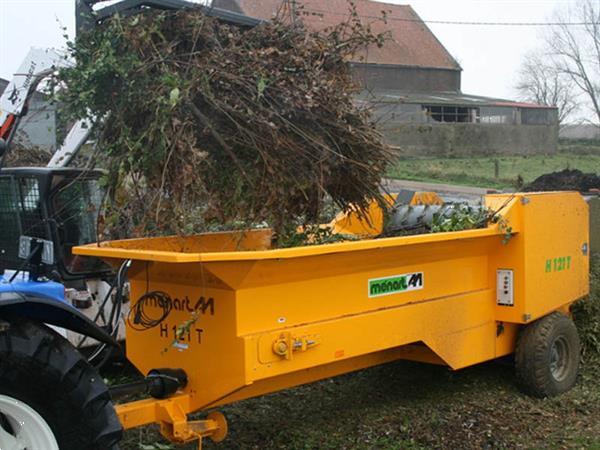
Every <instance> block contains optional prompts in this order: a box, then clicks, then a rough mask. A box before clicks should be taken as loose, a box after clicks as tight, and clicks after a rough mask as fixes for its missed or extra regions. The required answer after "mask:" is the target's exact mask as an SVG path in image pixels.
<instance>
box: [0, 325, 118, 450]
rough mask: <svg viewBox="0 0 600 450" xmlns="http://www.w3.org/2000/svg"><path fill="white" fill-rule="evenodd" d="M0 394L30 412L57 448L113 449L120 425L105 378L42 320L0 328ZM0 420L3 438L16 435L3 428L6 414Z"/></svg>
mask: <svg viewBox="0 0 600 450" xmlns="http://www.w3.org/2000/svg"><path fill="white" fill-rule="evenodd" d="M0 396H4V398H5V399H6V398H9V399H14V400H16V401H15V402H14V403H15V404H24V405H25V406H23V409H24V410H25V409H27V408H29V409H32V410H33V411H35V412H34V413H33V414H34V415H35V414H37V415H38V416H39V417H41V419H43V420H41V422H45V424H47V426H46V428H48V427H49V429H50V430H51V434H53V435H54V439H55V440H56V442H57V444H58V448H60V450H106V449H113V450H117V449H118V447H117V445H118V442H119V440H120V439H121V435H122V427H121V424H120V422H119V420H118V417H117V415H116V413H115V410H114V407H113V405H112V401H111V398H110V394H109V392H108V388H107V387H106V385H105V383H104V381H103V380H102V378H101V377H100V375H99V374H98V373H97V372H96V370H95V369H94V368H93V367H92V366H90V364H88V362H87V361H86V360H85V358H83V356H82V355H81V354H80V353H79V352H78V351H77V350H75V348H73V347H72V346H71V345H70V344H69V342H68V341H66V340H65V339H63V337H62V336H60V335H58V334H57V333H55V332H54V331H53V330H51V329H49V328H48V327H46V326H44V325H41V324H37V323H34V322H30V321H24V320H19V319H15V320H12V321H10V325H9V327H8V330H5V331H2V332H0ZM0 419H3V420H4V422H2V421H0V427H1V426H2V423H4V430H3V431H4V433H5V434H4V436H5V438H7V434H6V432H8V434H9V435H11V434H14V435H16V434H17V433H16V432H15V431H14V430H11V429H10V427H8V430H7V429H6V428H7V424H8V425H10V417H6V415H0ZM13 423H14V422H13ZM24 428H25V427H24ZM0 431H2V430H0ZM33 434H35V433H33ZM0 437H1V435H0Z"/></svg>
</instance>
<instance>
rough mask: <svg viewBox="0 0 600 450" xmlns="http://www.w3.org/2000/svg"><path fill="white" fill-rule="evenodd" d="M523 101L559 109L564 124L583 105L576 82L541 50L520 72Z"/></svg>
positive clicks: (530, 58) (559, 118) (560, 118)
mask: <svg viewBox="0 0 600 450" xmlns="http://www.w3.org/2000/svg"><path fill="white" fill-rule="evenodd" d="M516 89H517V91H518V92H519V96H520V97H521V99H522V100H525V101H528V102H532V103H537V104H538V105H546V106H555V107H556V108H558V123H559V125H560V124H562V123H564V122H565V120H566V119H567V118H568V117H569V116H570V115H572V114H573V113H574V112H575V111H576V110H577V109H578V107H579V103H578V101H577V94H576V93H575V86H574V83H573V82H572V81H571V78H570V76H568V75H565V74H564V73H562V72H561V71H560V70H558V69H557V68H556V67H554V66H553V65H552V64H550V65H549V64H547V63H546V58H544V57H543V54H541V53H540V52H532V53H529V54H528V55H527V56H526V57H525V59H524V61H523V64H522V66H521V69H520V71H519V79H518V82H517V85H516Z"/></svg>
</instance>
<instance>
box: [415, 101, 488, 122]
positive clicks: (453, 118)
mask: <svg viewBox="0 0 600 450" xmlns="http://www.w3.org/2000/svg"><path fill="white" fill-rule="evenodd" d="M423 110H424V111H425V113H426V114H427V116H428V117H430V118H431V120H433V121H434V122H469V123H473V122H476V121H477V108H466V107H463V106H427V105H425V106H423Z"/></svg>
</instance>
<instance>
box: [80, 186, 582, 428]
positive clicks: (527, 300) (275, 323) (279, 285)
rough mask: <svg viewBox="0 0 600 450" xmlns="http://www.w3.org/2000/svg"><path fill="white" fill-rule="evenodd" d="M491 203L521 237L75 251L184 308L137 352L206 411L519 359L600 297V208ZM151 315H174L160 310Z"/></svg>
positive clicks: (569, 199) (130, 415)
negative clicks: (594, 242)
mask: <svg viewBox="0 0 600 450" xmlns="http://www.w3.org/2000/svg"><path fill="white" fill-rule="evenodd" d="M485 201H486V204H487V205H488V206H489V207H490V208H492V209H494V210H498V211H500V214H501V215H502V216H503V217H504V221H505V222H506V223H508V225H510V227H512V232H513V236H512V238H511V239H510V240H508V242H507V243H504V242H503V241H504V240H505V230H504V229H503V227H502V226H500V225H498V224H495V225H491V226H489V227H488V228H485V229H480V230H469V231H461V232H452V233H438V234H427V235H417V236H406V237H393V238H385V239H365V240H361V241H352V242H343V243H336V244H329V245H317V246H307V247H299V248H291V249H274V250H272V249H269V242H270V232H268V231H264V230H263V231H251V232H242V233H217V234H209V235H202V236H196V237H188V238H155V239H141V240H129V241H117V242H107V243H103V244H101V245H99V246H98V245H88V246H82V247H78V248H76V249H75V253H77V254H82V255H96V256H101V257H104V258H107V259H109V260H112V261H119V260H123V259H131V260H133V263H132V266H131V268H130V271H129V279H130V281H131V299H132V303H133V304H135V302H136V301H137V299H139V298H140V297H141V296H142V295H144V294H145V293H147V292H152V291H160V292H163V293H166V294H168V296H169V297H170V298H171V299H172V303H173V305H174V307H173V310H172V311H171V313H170V314H169V316H168V317H167V318H166V319H165V321H164V322H163V323H161V324H159V325H158V326H156V327H154V328H151V329H148V330H144V331H139V330H138V329H136V328H135V327H132V326H131V324H128V329H127V354H128V357H129V359H130V360H131V361H132V362H133V363H134V364H135V365H136V366H137V367H138V368H139V369H140V370H141V371H142V372H143V373H147V372H148V371H150V370H151V369H154V368H161V367H172V368H182V369H184V370H185V371H186V373H187V374H188V377H189V384H188V386H187V387H186V388H185V389H184V390H183V392H182V393H181V396H180V397H177V399H178V400H177V401H176V405H175V406H173V405H171V406H172V407H173V408H175V407H176V408H175V409H176V410H177V411H179V410H181V411H184V412H192V411H199V410H203V409H206V408H209V407H213V406H217V405H221V404H225V403H229V402H232V401H237V400H240V399H244V398H248V397H251V396H256V395H261V394H264V393H268V392H273V391H276V390H279V389H283V388H286V387H289V386H295V385H298V384H302V383H307V382H310V381H314V380H318V379H321V378H324V377H329V376H333V375H336V374H340V373H345V372H349V371H353V370H357V369H360V368H363V367H368V366H372V365H376V364H380V363H383V362H387V361H391V360H395V359H401V358H405V359H412V360H417V361H428V362H433V363H438V364H446V365H448V366H450V367H451V368H453V369H459V368H462V367H466V366H469V365H473V364H477V363H480V362H483V361H487V360H490V359H493V358H497V357H500V356H504V355H507V354H510V353H512V352H513V351H514V346H515V340H516V335H517V332H518V328H519V327H520V326H522V324H525V323H527V322H529V321H532V320H535V319H537V318H539V317H542V316H544V315H546V314H548V313H550V312H552V311H555V310H565V309H566V308H568V305H569V304H570V303H572V302H573V301H575V300H577V299H578V298H580V297H582V296H584V295H585V294H586V293H587V291H588V284H589V281H588V265H589V257H588V255H587V252H586V251H585V250H586V245H587V243H588V242H589V241H588V239H589V237H588V218H587V205H586V204H585V202H584V201H583V199H582V198H581V196H580V195H579V194H576V193H547V194H526V195H525V194H516V195H491V196H487V197H486V199H485ZM382 217H383V216H381V217H379V218H378V217H375V219H376V220H374V221H373V223H375V226H380V222H378V220H382ZM499 269H506V270H512V271H513V273H514V305H513V306H502V305H499V304H498V298H497V297H498V292H497V289H496V285H497V274H496V271H497V270H499ZM407 283H408V284H407ZM386 289H391V291H386ZM148 308H149V309H148V311H149V312H152V313H153V314H156V315H160V310H159V308H158V305H155V306H150V307H148ZM153 308H154V309H153ZM191 318H195V319H194V320H195V322H194V323H192V324H191V326H188V327H187V328H186V329H185V330H184V331H183V332H182V330H181V328H180V327H181V325H182V324H185V323H187V324H188V325H189V324H190V319H191ZM178 330H179V332H178ZM144 402H151V401H144ZM164 408H165V407H164V405H163V406H155V407H154V409H153V408H152V407H151V406H149V405H148V404H147V403H143V402H141V403H140V402H137V403H135V404H132V405H125V406H123V407H120V408H119V410H118V411H119V415H120V417H121V420H122V421H123V423H124V425H125V426H126V427H131V426H138V425H141V424H143V423H144V422H145V421H146V423H148V422H152V421H156V420H158V421H161V422H163V423H164V422H165V419H161V418H159V412H157V411H160V414H163V415H164V414H165V412H164V411H165V409H164ZM136 411H137V412H136ZM172 415H173V416H174V417H175V416H177V414H175V413H172ZM161 417H162V416H161ZM172 421H174V422H176V420H175V419H173V420H172ZM169 423H170V422H169ZM198 426H199V427H200V425H198ZM215 426H216V425H215V424H214V422H210V421H209V422H207V423H203V424H202V427H204V429H208V428H210V427H213V428H214V427H215ZM206 427H208V428H206ZM169 430H171V429H170V428H169ZM169 430H167V431H165V434H167V435H172V434H173V433H174V431H172V430H171V431H169ZM169 433H170V434H169Z"/></svg>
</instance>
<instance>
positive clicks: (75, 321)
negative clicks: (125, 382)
mask: <svg viewBox="0 0 600 450" xmlns="http://www.w3.org/2000/svg"><path fill="white" fill-rule="evenodd" d="M11 317H19V318H25V319H29V320H33V321H36V322H40V323H46V324H48V325H54V326H57V327H61V328H65V329H67V330H71V331H74V332H76V333H79V334H83V335H84V336H88V337H91V338H93V339H96V340H97V341H99V342H102V343H105V344H108V345H112V346H115V347H118V346H119V344H118V343H117V341H116V340H115V339H114V338H113V337H112V336H110V335H109V334H108V333H107V332H106V331H104V330H103V329H102V328H100V327H99V326H98V325H96V324H95V323H94V322H92V321H91V320H90V319H88V318H87V317H86V316H84V315H83V314H81V313H80V312H79V311H77V310H76V309H75V308H73V307H71V306H70V305H68V304H66V303H62V302H57V301H56V300H53V299H49V298H44V297H38V296H33V295H27V294H22V293H19V292H0V319H6V320H8V319H10V318H11ZM8 321H9V322H10V320H8Z"/></svg>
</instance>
